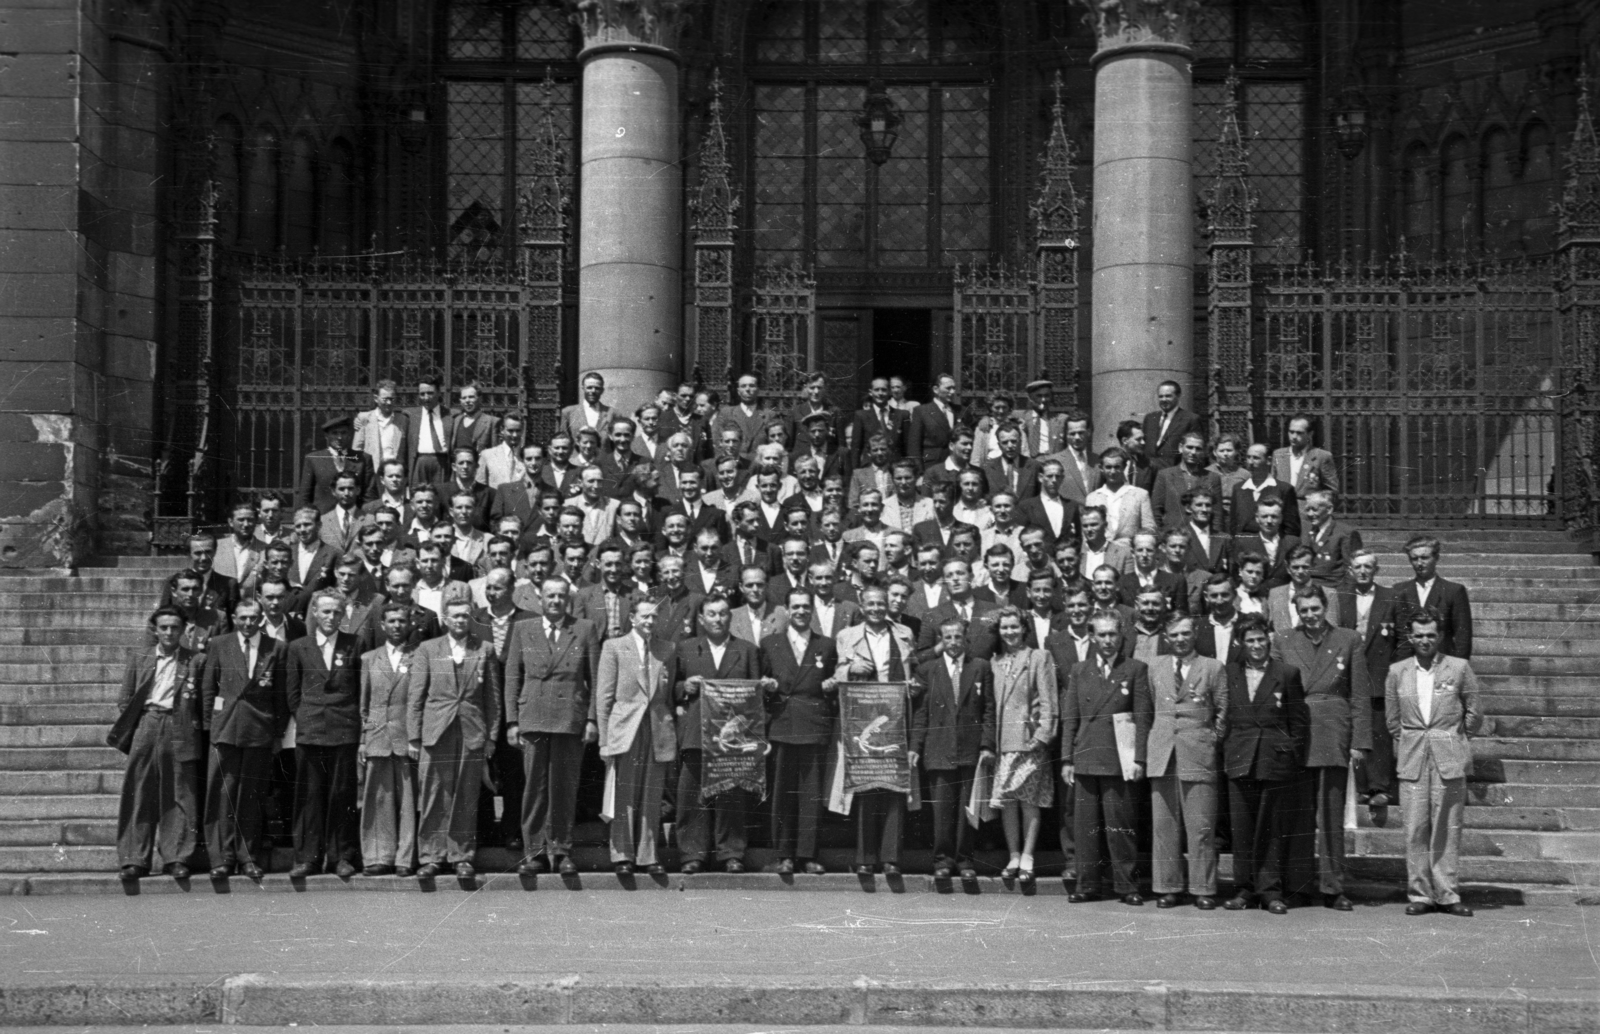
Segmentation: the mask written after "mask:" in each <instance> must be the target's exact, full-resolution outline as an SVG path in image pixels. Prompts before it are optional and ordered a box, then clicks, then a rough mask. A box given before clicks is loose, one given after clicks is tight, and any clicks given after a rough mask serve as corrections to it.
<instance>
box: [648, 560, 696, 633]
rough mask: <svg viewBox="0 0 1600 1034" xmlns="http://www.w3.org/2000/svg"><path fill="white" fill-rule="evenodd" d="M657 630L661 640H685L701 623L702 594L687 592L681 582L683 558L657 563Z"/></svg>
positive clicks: (687, 589) (686, 585)
mask: <svg viewBox="0 0 1600 1034" xmlns="http://www.w3.org/2000/svg"><path fill="white" fill-rule="evenodd" d="M656 579H657V580H656V592H655V599H656V602H657V603H658V606H657V607H656V627H655V635H656V637H657V638H660V639H671V640H673V641H674V642H676V641H677V640H679V639H688V638H690V637H691V636H693V635H694V630H695V626H696V623H697V622H698V621H699V620H700V600H701V599H702V598H703V597H702V594H700V593H695V592H690V591H689V586H688V584H687V583H685V582H684V580H683V558H682V557H676V556H672V555H671V554H668V555H667V556H663V557H661V558H660V559H659V560H657V561H656Z"/></svg>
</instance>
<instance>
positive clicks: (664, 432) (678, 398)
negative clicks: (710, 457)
mask: <svg viewBox="0 0 1600 1034" xmlns="http://www.w3.org/2000/svg"><path fill="white" fill-rule="evenodd" d="M696 394H698V393H697V392H696V391H695V387H694V385H693V384H690V383H688V382H687V381H685V382H684V383H682V384H679V385H678V390H677V391H676V392H675V393H674V394H673V399H672V405H671V406H668V407H667V408H666V409H664V410H662V412H661V417H660V420H659V422H658V423H657V425H656V434H657V435H658V436H660V438H661V440H662V441H663V442H668V443H669V444H670V442H671V440H672V436H673V435H675V434H678V433H680V432H681V433H683V434H686V435H688V436H689V449H688V452H687V454H686V456H685V459H687V460H691V461H693V460H698V459H700V458H701V455H700V448H701V442H702V441H703V440H704V438H705V432H706V427H705V421H704V420H703V419H701V417H700V414H698V413H696V412H695V410H694V399H695V395H696Z"/></svg>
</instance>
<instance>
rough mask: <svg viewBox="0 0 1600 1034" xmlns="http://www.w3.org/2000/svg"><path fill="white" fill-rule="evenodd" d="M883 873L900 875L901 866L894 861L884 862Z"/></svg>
mask: <svg viewBox="0 0 1600 1034" xmlns="http://www.w3.org/2000/svg"><path fill="white" fill-rule="evenodd" d="M883 874H884V876H898V875H900V867H899V866H898V865H896V864H894V863H893V862H884V863H883Z"/></svg>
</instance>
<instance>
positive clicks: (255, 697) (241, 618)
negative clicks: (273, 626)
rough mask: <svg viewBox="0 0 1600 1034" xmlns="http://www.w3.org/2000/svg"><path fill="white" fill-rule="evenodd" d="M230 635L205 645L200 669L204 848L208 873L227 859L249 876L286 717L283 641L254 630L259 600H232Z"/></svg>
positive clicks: (226, 866) (256, 870)
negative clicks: (206, 761) (207, 752)
mask: <svg viewBox="0 0 1600 1034" xmlns="http://www.w3.org/2000/svg"><path fill="white" fill-rule="evenodd" d="M233 614H234V619H235V621H236V622H237V623H238V634H236V635H227V636H218V637H217V638H215V639H213V640H211V642H210V643H209V644H208V645H207V649H206V654H205V665H204V667H203V668H202V669H201V675H200V720H201V723H202V725H203V726H204V728H205V730H206V732H207V733H208V734H209V735H210V737H211V765H210V771H209V772H208V774H207V776H206V853H207V854H208V855H210V856H211V878H212V879H227V878H228V877H229V876H230V875H232V873H233V870H234V866H235V865H237V866H238V867H239V871H240V872H242V873H243V874H244V875H246V876H248V877H250V878H251V879H253V880H257V879H260V878H261V876H262V867H261V866H259V865H257V864H256V860H255V857H254V855H253V851H254V850H255V844H256V841H257V840H258V839H260V836H261V805H262V802H263V801H265V800H266V797H267V793H268V790H269V788H270V785H271V778H272V774H271V769H272V755H273V754H275V753H277V751H278V749H279V744H280V743H281V742H282V740H283V732H284V729H285V728H286V727H287V726H288V724H289V715H290V709H289V704H288V700H287V697H286V695H285V691H284V690H285V686H284V679H285V654H286V650H285V648H284V644H283V643H281V642H279V641H278V640H276V639H272V638H269V637H267V636H264V635H261V631H260V630H261V604H260V603H258V602H256V601H255V600H241V601H240V602H239V604H238V605H237V606H235V607H234V611H233Z"/></svg>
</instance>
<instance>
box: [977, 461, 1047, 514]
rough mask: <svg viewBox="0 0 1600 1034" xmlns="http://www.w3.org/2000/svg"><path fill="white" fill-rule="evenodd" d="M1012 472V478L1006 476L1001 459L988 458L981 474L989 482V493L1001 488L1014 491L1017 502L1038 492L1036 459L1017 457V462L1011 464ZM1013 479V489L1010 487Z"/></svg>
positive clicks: (1037, 462) (1037, 465)
mask: <svg viewBox="0 0 1600 1034" xmlns="http://www.w3.org/2000/svg"><path fill="white" fill-rule="evenodd" d="M1012 473H1013V474H1014V475H1015V476H1014V478H1008V477H1007V476H1006V472H1005V465H1004V462H1003V461H1001V460H990V461H988V462H987V463H985V464H984V465H983V476H984V479H985V480H986V481H987V482H988V483H989V494H990V495H991V496H992V495H994V494H995V493H996V492H999V491H1002V490H1006V491H1014V492H1015V493H1016V496H1017V501H1018V502H1019V503H1020V502H1021V501H1022V500H1024V499H1029V498H1032V497H1033V496H1036V495H1038V494H1039V461H1038V460H1034V459H1029V458H1028V457H1026V456H1022V457H1019V462H1017V463H1015V464H1012ZM1013 480H1015V482H1016V488H1015V489H1012V488H1011V484H1012V481H1013Z"/></svg>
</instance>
